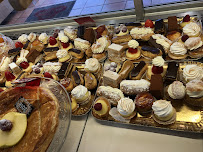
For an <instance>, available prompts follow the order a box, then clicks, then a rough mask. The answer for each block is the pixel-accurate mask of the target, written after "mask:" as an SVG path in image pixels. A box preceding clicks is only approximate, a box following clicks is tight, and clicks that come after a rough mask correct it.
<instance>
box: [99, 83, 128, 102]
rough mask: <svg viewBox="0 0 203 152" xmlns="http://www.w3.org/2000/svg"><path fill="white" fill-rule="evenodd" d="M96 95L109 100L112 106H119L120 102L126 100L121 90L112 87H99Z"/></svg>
mask: <svg viewBox="0 0 203 152" xmlns="http://www.w3.org/2000/svg"><path fill="white" fill-rule="evenodd" d="M96 94H97V96H103V97H105V98H107V99H108V100H109V101H110V103H111V104H112V105H117V104H118V101H119V100H120V99H122V98H124V95H123V92H122V91H121V90H120V89H118V88H112V87H110V86H99V87H98V89H97V92H96Z"/></svg>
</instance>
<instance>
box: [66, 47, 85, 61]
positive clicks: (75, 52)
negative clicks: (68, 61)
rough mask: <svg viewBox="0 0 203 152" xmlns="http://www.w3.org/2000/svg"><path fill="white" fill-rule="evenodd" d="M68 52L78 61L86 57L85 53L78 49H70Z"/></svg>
mask: <svg viewBox="0 0 203 152" xmlns="http://www.w3.org/2000/svg"><path fill="white" fill-rule="evenodd" d="M68 52H69V53H70V55H72V56H73V57H75V58H77V59H82V58H83V57H84V52H83V51H81V50H78V49H70V50H68Z"/></svg>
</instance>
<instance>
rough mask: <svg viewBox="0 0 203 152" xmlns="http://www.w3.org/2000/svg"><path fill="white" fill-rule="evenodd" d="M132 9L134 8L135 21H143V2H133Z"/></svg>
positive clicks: (138, 0)
mask: <svg viewBox="0 0 203 152" xmlns="http://www.w3.org/2000/svg"><path fill="white" fill-rule="evenodd" d="M134 7H135V14H136V19H137V20H138V21H139V20H143V19H144V16H145V13H144V7H143V0H134Z"/></svg>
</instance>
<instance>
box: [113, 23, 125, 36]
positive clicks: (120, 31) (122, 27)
mask: <svg viewBox="0 0 203 152" xmlns="http://www.w3.org/2000/svg"><path fill="white" fill-rule="evenodd" d="M128 33H129V31H128V29H127V27H126V26H125V25H124V24H121V25H119V26H118V27H116V28H115V29H114V34H115V36H123V35H127V34H128Z"/></svg>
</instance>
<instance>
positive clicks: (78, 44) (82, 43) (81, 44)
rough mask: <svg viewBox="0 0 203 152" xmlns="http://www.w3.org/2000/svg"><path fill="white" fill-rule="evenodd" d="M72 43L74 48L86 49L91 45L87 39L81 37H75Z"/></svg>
mask: <svg viewBox="0 0 203 152" xmlns="http://www.w3.org/2000/svg"><path fill="white" fill-rule="evenodd" d="M74 45H75V48H76V49H79V50H87V49H88V48H90V46H91V44H90V43H89V42H88V41H87V40H83V39H81V38H76V39H75V40H74Z"/></svg>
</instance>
